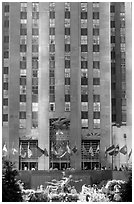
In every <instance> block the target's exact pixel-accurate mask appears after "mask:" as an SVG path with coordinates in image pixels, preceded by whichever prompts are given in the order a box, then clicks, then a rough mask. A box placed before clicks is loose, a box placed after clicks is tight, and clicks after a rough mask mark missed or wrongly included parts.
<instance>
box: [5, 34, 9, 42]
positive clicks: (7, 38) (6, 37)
mask: <svg viewBox="0 0 134 204" xmlns="http://www.w3.org/2000/svg"><path fill="white" fill-rule="evenodd" d="M4 43H9V36H8V35H7V36H4Z"/></svg>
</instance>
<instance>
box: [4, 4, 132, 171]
mask: <svg viewBox="0 0 134 204" xmlns="http://www.w3.org/2000/svg"><path fill="white" fill-rule="evenodd" d="M130 20H131V4H130V3H110V2H100V3H99V2H87V3H86V2H84V3H80V2H51V3H50V2H36V3H35V2H33V3H32V2H24V3H22V2H9V3H7V2H5V3H3V21H2V22H3V62H2V63H3V112H2V114H3V123H2V126H3V145H4V144H5V145H6V147H7V152H8V157H9V158H11V159H13V160H14V161H15V162H16V165H17V167H18V168H19V169H21V170H23V169H25V168H27V169H29V170H31V169H32V168H36V169H39V170H48V169H50V168H52V169H53V168H57V169H64V168H75V169H78V170H80V169H93V168H94V167H100V166H107V168H111V157H109V156H106V155H105V150H106V148H107V147H109V146H110V145H111V144H112V143H113V139H112V138H113V137H112V122H114V123H115V124H116V125H117V124H119V125H125V126H127V119H128V118H127V117H126V115H127V110H128V109H129V110H131V96H130V92H129V96H128V102H129V103H128V102H127V85H126V84H127V83H126V81H127V78H126V76H127V74H126V73H127V70H129V74H128V76H129V77H131V59H130V57H129V59H130V60H128V59H127V56H128V55H129V56H130V55H131V46H130V45H131V42H130V39H131V38H130V36H129V35H130V34H127V31H126V28H127V29H129V31H130V33H131V22H130ZM127 40H128V44H127ZM128 45H129V46H128ZM129 77H128V78H129ZM128 80H129V79H128ZM129 84H130V85H129ZM128 85H129V87H128V88H131V83H130V82H129V83H128ZM127 104H128V107H127ZM130 112H131V111H130ZM130 112H129V113H130ZM129 115H130V114H129ZM130 121H131V118H130ZM14 149H15V150H16V151H15V152H13V150H14ZM41 150H42V151H41ZM39 151H40V155H39ZM41 152H43V154H41Z"/></svg>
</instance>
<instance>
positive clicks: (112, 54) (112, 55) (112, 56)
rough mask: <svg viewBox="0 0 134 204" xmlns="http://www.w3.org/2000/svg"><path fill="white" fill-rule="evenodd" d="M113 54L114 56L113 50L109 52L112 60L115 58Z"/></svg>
mask: <svg viewBox="0 0 134 204" xmlns="http://www.w3.org/2000/svg"><path fill="white" fill-rule="evenodd" d="M115 56H116V55H115V51H112V52H111V59H112V60H113V59H115Z"/></svg>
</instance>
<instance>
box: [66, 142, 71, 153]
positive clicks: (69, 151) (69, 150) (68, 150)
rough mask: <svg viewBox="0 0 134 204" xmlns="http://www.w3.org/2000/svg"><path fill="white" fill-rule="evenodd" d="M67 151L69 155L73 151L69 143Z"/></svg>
mask: <svg viewBox="0 0 134 204" xmlns="http://www.w3.org/2000/svg"><path fill="white" fill-rule="evenodd" d="M66 149H67V153H68V154H71V149H70V147H69V145H68V143H67V146H66Z"/></svg>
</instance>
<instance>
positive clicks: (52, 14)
mask: <svg viewBox="0 0 134 204" xmlns="http://www.w3.org/2000/svg"><path fill="white" fill-rule="evenodd" d="M49 18H50V19H54V18H55V11H50V12H49Z"/></svg>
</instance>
